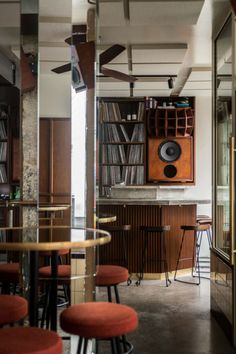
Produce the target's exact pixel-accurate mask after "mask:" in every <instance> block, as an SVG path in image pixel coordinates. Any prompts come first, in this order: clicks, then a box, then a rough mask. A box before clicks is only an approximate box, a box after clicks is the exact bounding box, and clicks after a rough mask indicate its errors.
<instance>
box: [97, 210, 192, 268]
mask: <svg viewBox="0 0 236 354" xmlns="http://www.w3.org/2000/svg"><path fill="white" fill-rule="evenodd" d="M99 212H100V213H102V212H104V213H109V214H114V215H116V216H117V221H116V222H115V223H113V224H114V225H124V224H131V226H132V230H131V231H128V232H126V233H125V235H126V239H127V247H128V266H129V271H130V272H131V273H137V272H138V271H139V269H140V264H141V257H142V245H143V237H144V235H143V232H141V231H140V226H142V225H144V226H156V225H171V231H170V232H168V233H167V234H166V245H167V260H168V263H169V270H174V269H175V267H176V260H177V255H178V251H179V246H180V241H181V237H180V236H181V231H180V225H183V224H194V223H195V220H196V206H195V205H187V206H181V207H180V206H162V207H160V206H155V205H99ZM102 227H104V228H105V224H104V225H102V224H101V225H100V228H101V229H102ZM189 236H190V237H188V238H187V239H186V243H185V245H184V256H186V257H191V256H192V249H193V248H192V247H193V237H192V235H189ZM149 237H150V242H149V247H148V250H147V254H148V263H147V264H146V266H145V269H144V272H145V273H160V272H163V271H164V270H163V264H162V265H160V262H158V261H157V260H158V259H160V238H159V235H158V234H152V235H151V234H149ZM99 252H100V264H112V263H113V264H120V265H122V243H121V237H120V235H119V233H118V232H116V233H114V234H113V237H112V241H111V243H110V244H108V245H105V246H104V247H101V248H100V251H99ZM183 263H184V264H181V267H180V268H189V267H190V266H191V262H190V261H188V262H183Z"/></svg>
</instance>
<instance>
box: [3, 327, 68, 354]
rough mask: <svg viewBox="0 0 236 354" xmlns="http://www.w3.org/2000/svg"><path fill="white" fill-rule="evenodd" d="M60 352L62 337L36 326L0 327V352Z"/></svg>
mask: <svg viewBox="0 0 236 354" xmlns="http://www.w3.org/2000/svg"><path fill="white" fill-rule="evenodd" d="M23 353H24V354H62V339H61V338H60V337H59V336H58V335H57V334H56V333H55V332H51V331H48V330H45V329H41V328H36V327H13V328H3V329H0V354H23Z"/></svg>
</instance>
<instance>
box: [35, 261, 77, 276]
mask: <svg viewBox="0 0 236 354" xmlns="http://www.w3.org/2000/svg"><path fill="white" fill-rule="evenodd" d="M51 274H52V268H51V266H46V267H41V268H39V276H40V277H43V278H51ZM70 274H71V267H70V265H62V264H59V265H58V268H57V275H58V278H70Z"/></svg>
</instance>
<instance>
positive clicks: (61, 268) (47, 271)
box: [39, 264, 71, 329]
mask: <svg viewBox="0 0 236 354" xmlns="http://www.w3.org/2000/svg"><path fill="white" fill-rule="evenodd" d="M57 272H58V273H57V279H58V285H62V286H63V290H64V298H65V301H64V302H63V303H59V304H57V306H58V307H61V306H65V305H68V304H69V302H70V275H71V266H70V265H65V264H64V265H61V264H60V265H58V269H57ZM51 274H52V268H51V266H45V267H41V268H39V278H41V280H44V281H45V280H46V281H48V282H49V283H48V284H46V292H45V297H44V304H43V313H42V318H41V328H43V327H44V323H45V319H46V328H47V329H48V328H49V321H50V319H49V313H50V311H49V306H50V301H53V299H51V300H50V298H51V288H50V278H51Z"/></svg>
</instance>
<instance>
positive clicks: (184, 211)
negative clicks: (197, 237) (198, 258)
mask: <svg viewBox="0 0 236 354" xmlns="http://www.w3.org/2000/svg"><path fill="white" fill-rule="evenodd" d="M161 214H162V215H161V220H162V224H163V225H170V226H171V230H170V231H169V232H168V233H166V248H167V259H168V265H169V269H170V270H175V268H176V263H177V257H178V252H179V248H180V243H181V237H182V230H181V229H180V226H181V225H193V224H195V223H196V205H182V206H178V205H171V206H162V212H161ZM192 252H193V232H192V231H188V232H187V234H186V237H185V242H184V244H183V253H182V257H183V258H185V257H186V258H187V257H192ZM191 267H192V263H191V260H189V261H182V262H180V264H179V269H184V268H185V269H186V268H191Z"/></svg>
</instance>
